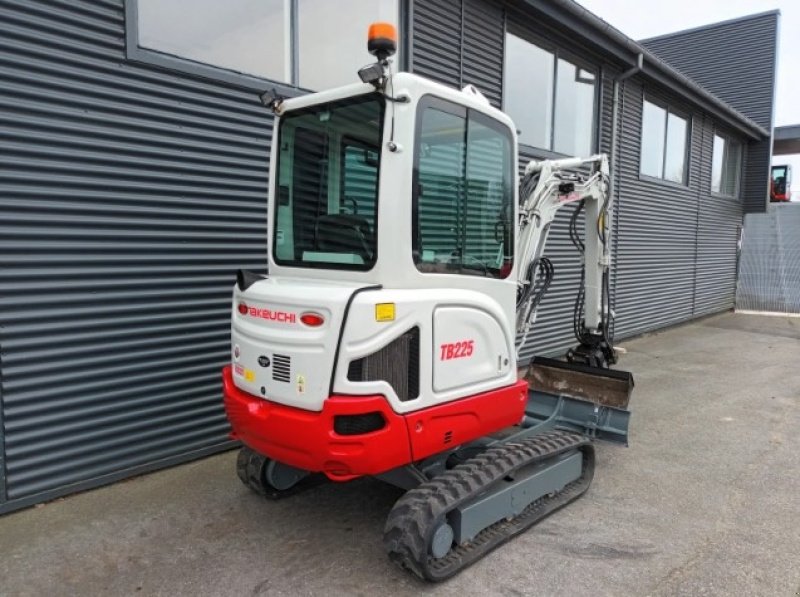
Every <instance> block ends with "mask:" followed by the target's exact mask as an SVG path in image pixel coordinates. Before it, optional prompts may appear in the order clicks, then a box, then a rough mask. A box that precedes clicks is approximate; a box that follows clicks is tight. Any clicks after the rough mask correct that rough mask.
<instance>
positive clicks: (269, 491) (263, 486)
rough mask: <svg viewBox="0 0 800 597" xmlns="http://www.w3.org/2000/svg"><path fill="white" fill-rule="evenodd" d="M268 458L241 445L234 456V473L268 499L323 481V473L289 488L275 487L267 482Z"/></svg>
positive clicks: (286, 495)
mask: <svg viewBox="0 0 800 597" xmlns="http://www.w3.org/2000/svg"><path fill="white" fill-rule="evenodd" d="M267 464H269V459H268V458H266V457H265V456H262V455H261V454H259V453H258V452H255V451H253V450H251V449H250V448H248V447H246V446H243V447H242V448H241V449H240V450H239V455H238V456H237V457H236V474H237V475H239V479H241V480H242V483H244V484H245V485H246V486H247V487H249V488H250V489H251V490H253V491H255V492H256V493H257V494H258V495H261V496H264V497H265V498H267V499H270V500H279V499H281V498H285V497H289V496H292V495H295V494H297V493H300V492H301V491H305V490H306V489H310V488H311V487H314V486H316V485H319V484H320V483H323V482H324V481H325V477H324V475H309V476H307V477H305V478H303V479H301V480H300V481H299V482H298V483H297V484H295V485H293V486H292V487H290V488H289V489H275V488H274V487H273V486H272V485H270V484H269V483H267V480H266V477H265V471H266V468H267Z"/></svg>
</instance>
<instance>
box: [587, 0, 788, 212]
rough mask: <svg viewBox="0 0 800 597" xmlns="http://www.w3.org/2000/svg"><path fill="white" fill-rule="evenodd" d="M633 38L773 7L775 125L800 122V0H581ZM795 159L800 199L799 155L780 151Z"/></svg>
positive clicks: (781, 160) (785, 158)
mask: <svg viewBox="0 0 800 597" xmlns="http://www.w3.org/2000/svg"><path fill="white" fill-rule="evenodd" d="M578 2H580V3H581V4H582V5H583V6H585V7H586V8H588V9H589V10H591V11H592V12H593V13H595V14H596V15H597V16H599V17H600V18H602V19H604V20H606V21H608V22H609V23H611V24H612V25H613V26H614V27H616V28H617V29H619V30H620V31H622V32H623V33H625V34H626V35H627V36H629V37H632V38H633V39H644V38H647V37H653V36H656V35H662V34H664V33H672V32H674V31H680V30H682V29H690V28H692V27H698V26H700V25H708V24H709V23H716V22H719V21H726V20H728V19H735V18H736V17H741V16H744V15H749V14H753V13H758V12H764V11H767V10H773V9H775V8H777V9H779V10H780V11H781V17H780V21H779V28H778V35H779V40H778V80H777V93H776V97H775V126H782V125H788V124H800V1H798V0H639V1H638V2H631V1H630V0H578ZM773 163H780V164H784V163H790V164H791V165H792V175H793V180H792V191H793V192H794V196H795V200H798V199H800V156H798V155H795V156H778V157H776V158H775V159H774V160H773Z"/></svg>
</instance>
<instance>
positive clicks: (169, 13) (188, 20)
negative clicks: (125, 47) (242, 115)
mask: <svg viewBox="0 0 800 597" xmlns="http://www.w3.org/2000/svg"><path fill="white" fill-rule="evenodd" d="M287 6H288V0H226V1H225V2H220V1H219V0H193V1H192V2H189V1H188V0H139V2H138V7H139V45H140V46H142V47H145V48H150V49H152V50H158V51H159V52H165V53H167V54H174V55H175V56H180V57H182V58H188V59H190V60H195V61H197V62H203V63H205V64H210V65H213V66H219V67H222V68H226V69H230V70H234V71H238V72H242V73H246V74H249V75H256V76H258V77H264V78H267V79H273V80H275V81H282V82H288V81H289V80H290V69H289V63H288V59H289V54H288V52H287V46H288V43H287V36H286V30H287V27H286V23H287V21H288V14H289V12H288V8H287Z"/></svg>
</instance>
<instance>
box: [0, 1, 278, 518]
mask: <svg viewBox="0 0 800 597" xmlns="http://www.w3.org/2000/svg"><path fill="white" fill-rule="evenodd" d="M123 13H124V11H123V3H122V0H116V1H106V2H100V1H95V2H89V1H79V2H56V1H52V2H45V1H35V2H34V1H30V0H25V1H22V0H20V1H11V0H3V1H2V2H0V73H2V78H3V85H2V86H0V137H2V143H3V168H2V170H0V230H2V235H1V236H0V238H2V240H0V261H1V262H2V268H0V313H1V315H0V324H1V325H0V351H1V352H0V357H1V358H2V360H1V361H0V363H1V365H0V396H2V407H3V408H2V421H1V422H2V438H3V440H4V442H3V449H4V458H5V474H6V488H5V492H4V493H0V512H2V511H6V510H9V509H13V508H15V507H19V506H22V505H25V504H28V503H32V502H35V501H41V500H42V499H48V498H51V497H54V496H56V495H60V494H63V493H66V492H68V491H70V490H75V489H79V488H84V487H88V486H92V485H96V484H99V483H102V482H105V481H110V480H113V479H116V478H120V477H121V476H124V475H127V474H133V473H135V472H138V471H142V470H148V469H151V468H154V467H157V466H159V465H161V466H163V465H166V464H171V463H174V462H178V461H180V460H182V459H186V458H190V457H196V456H198V455H201V454H204V453H207V452H208V451H209V450H214V449H220V448H222V447H225V446H227V445H230V444H229V442H228V440H227V432H228V426H227V423H226V420H225V417H224V413H223V410H222V403H221V399H220V368H221V367H222V366H223V364H225V363H226V361H227V360H228V350H229V349H228V345H229V326H230V323H229V317H230V315H229V296H230V293H231V287H232V283H233V275H232V274H233V272H234V271H235V270H236V269H237V268H239V267H248V268H253V269H259V268H263V266H264V261H265V207H266V206H265V200H264V198H265V193H266V184H267V156H268V151H269V143H270V136H271V125H270V119H269V118H268V117H267V115H266V113H265V111H264V110H263V108H261V107H260V105H259V103H258V101H257V98H256V97H255V95H253V94H252V93H251V92H247V91H244V90H237V89H235V88H234V87H232V86H230V85H224V84H215V83H213V82H209V81H204V80H201V79H193V78H191V77H187V76H181V75H178V74H175V73H170V72H165V71H161V70H158V69H155V68H152V67H148V66H145V65H141V64H136V63H132V62H130V61H126V56H125V30H124V14H123ZM0 476H2V475H0ZM2 489H3V488H2V487H0V490H2Z"/></svg>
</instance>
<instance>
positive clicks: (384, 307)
mask: <svg viewBox="0 0 800 597" xmlns="http://www.w3.org/2000/svg"><path fill="white" fill-rule="evenodd" d="M375 321H394V303H378V304H377V305H375Z"/></svg>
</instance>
